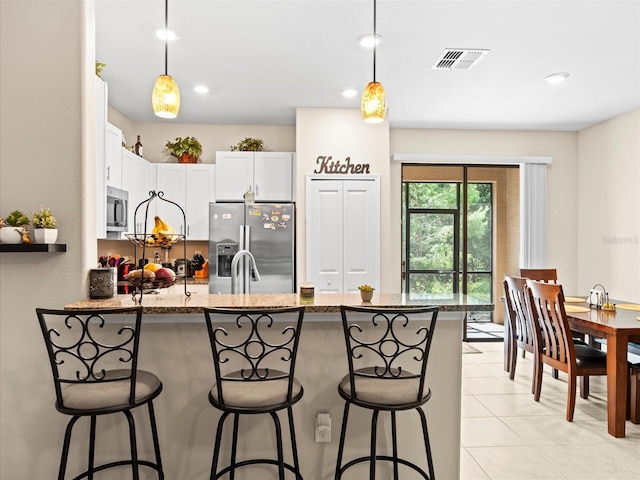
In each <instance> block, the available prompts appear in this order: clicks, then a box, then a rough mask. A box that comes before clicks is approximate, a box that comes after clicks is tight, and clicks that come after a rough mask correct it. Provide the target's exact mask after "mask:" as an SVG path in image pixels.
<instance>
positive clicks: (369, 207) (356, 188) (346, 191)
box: [342, 179, 380, 293]
mask: <svg viewBox="0 0 640 480" xmlns="http://www.w3.org/2000/svg"><path fill="white" fill-rule="evenodd" d="M342 211H343V221H342V224H343V228H344V236H343V239H344V244H343V271H344V280H343V282H344V285H343V291H344V292H345V293H349V292H356V293H357V292H358V286H359V285H363V284H369V285H371V286H373V287H374V288H377V289H378V290H379V289H380V273H379V272H380V184H379V182H377V181H375V180H373V179H371V180H354V181H344V182H343V209H342Z"/></svg>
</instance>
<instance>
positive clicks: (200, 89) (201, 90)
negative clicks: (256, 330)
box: [193, 85, 209, 93]
mask: <svg viewBox="0 0 640 480" xmlns="http://www.w3.org/2000/svg"><path fill="white" fill-rule="evenodd" d="M193 91H194V92H196V93H209V88H208V87H205V86H204V85H196V86H195V87H193Z"/></svg>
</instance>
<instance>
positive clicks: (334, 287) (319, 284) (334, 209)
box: [306, 180, 343, 293]
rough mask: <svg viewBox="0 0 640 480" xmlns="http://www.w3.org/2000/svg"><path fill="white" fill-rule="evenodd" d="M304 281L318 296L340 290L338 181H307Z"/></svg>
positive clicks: (340, 205)
mask: <svg viewBox="0 0 640 480" xmlns="http://www.w3.org/2000/svg"><path fill="white" fill-rule="evenodd" d="M306 222H307V281H309V282H313V283H314V285H315V290H316V291H317V292H319V293H341V292H342V291H343V264H342V258H343V250H342V244H343V241H342V239H343V226H342V224H343V222H342V181H339V180H338V181H336V180H314V181H307V218H306Z"/></svg>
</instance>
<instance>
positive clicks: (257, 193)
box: [256, 183, 260, 197]
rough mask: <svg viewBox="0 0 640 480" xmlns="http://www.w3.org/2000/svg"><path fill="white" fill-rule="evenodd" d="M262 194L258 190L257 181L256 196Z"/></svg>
mask: <svg viewBox="0 0 640 480" xmlns="http://www.w3.org/2000/svg"><path fill="white" fill-rule="evenodd" d="M259 195H260V192H258V184H257V183H256V197H257V196H259Z"/></svg>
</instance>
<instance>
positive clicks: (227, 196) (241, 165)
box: [215, 152, 253, 201]
mask: <svg viewBox="0 0 640 480" xmlns="http://www.w3.org/2000/svg"><path fill="white" fill-rule="evenodd" d="M215 168H216V174H215V199H216V201H242V200H243V199H244V194H245V192H246V191H247V190H249V188H252V189H253V152H216V167H215Z"/></svg>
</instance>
